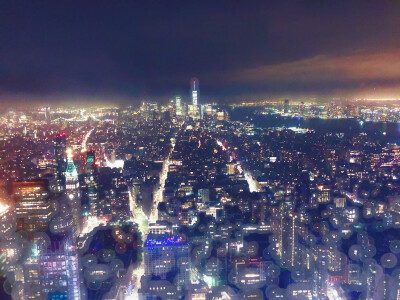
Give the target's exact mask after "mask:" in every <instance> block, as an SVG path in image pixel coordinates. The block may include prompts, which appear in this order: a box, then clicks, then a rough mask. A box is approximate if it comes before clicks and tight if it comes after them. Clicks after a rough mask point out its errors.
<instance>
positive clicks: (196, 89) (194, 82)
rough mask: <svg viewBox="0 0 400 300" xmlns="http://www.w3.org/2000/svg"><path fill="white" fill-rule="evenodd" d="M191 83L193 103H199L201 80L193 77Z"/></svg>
mask: <svg viewBox="0 0 400 300" xmlns="http://www.w3.org/2000/svg"><path fill="white" fill-rule="evenodd" d="M190 84H191V89H192V103H193V105H197V103H198V97H199V80H198V79H197V78H193V79H192V80H191V81H190Z"/></svg>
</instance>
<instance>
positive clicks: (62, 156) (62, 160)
mask: <svg viewBox="0 0 400 300" xmlns="http://www.w3.org/2000/svg"><path fill="white" fill-rule="evenodd" d="M54 148H55V149H54V158H55V161H56V175H57V187H58V190H59V191H63V190H64V189H65V170H66V169H67V157H66V151H67V138H66V134H65V132H61V133H60V134H58V135H57V136H56V141H55V144H54Z"/></svg>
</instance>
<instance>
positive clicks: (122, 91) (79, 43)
mask: <svg viewBox="0 0 400 300" xmlns="http://www.w3.org/2000/svg"><path fill="white" fill-rule="evenodd" d="M0 8H1V9H0V39H1V53H2V55H1V57H0V98H1V100H2V101H8V103H16V102H20V103H28V102H30V101H33V100H35V101H36V102H40V103H42V104H44V103H46V102H47V103H48V104H50V103H55V102H58V103H59V102H60V101H65V100H70V101H74V102H78V103H79V102H80V101H82V99H85V101H88V102H89V101H92V102H115V103H124V104H125V103H128V104H129V103H139V102H140V101H142V100H143V99H156V100H157V101H160V102H165V101H167V100H168V99H169V98H170V97H172V96H173V95H175V94H177V93H178V94H179V93H184V92H188V79H190V78H191V77H198V78H199V79H201V84H202V88H203V96H204V97H205V98H206V99H207V100H209V101H223V102H225V103H232V102H238V101H253V100H265V99H267V98H275V99H276V98H280V99H283V98H287V97H290V98H293V99H300V98H308V99H323V100H326V99H328V100H329V99H332V98H335V97H336V98H343V99H346V100H352V99H353V98H375V99H376V98H379V99H382V98H383V99H386V98H389V99H397V98H398V94H399V80H400V71H399V70H400V66H399V64H400V63H399V61H400V59H399V53H400V51H399V50H400V39H399V36H400V20H399V18H398V16H399V14H400V5H399V3H398V2H397V1H370V0H367V1H250V2H249V1H234V2H232V1H218V2H215V1H199V2H192V1H118V2H117V3H115V2H110V1H97V2H96V3H92V2H90V1H69V2H66V1H40V2H38V1H30V2H28V3H25V2H20V1H3V2H2V3H1V7H0Z"/></svg>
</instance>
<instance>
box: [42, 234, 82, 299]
mask: <svg viewBox="0 0 400 300" xmlns="http://www.w3.org/2000/svg"><path fill="white" fill-rule="evenodd" d="M38 252H39V256H38V265H39V275H40V278H41V282H40V283H41V287H42V289H43V290H44V291H45V292H46V293H51V292H55V291H58V292H60V293H61V295H64V297H65V296H67V297H65V299H80V280H79V264H78V254H77V252H76V247H74V240H73V238H71V237H68V238H65V239H64V240H61V241H58V240H57V241H51V242H50V244H49V245H46V246H44V247H40V248H39V251H38ZM62 299H64V298H62Z"/></svg>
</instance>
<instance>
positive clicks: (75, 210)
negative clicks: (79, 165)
mask: <svg viewBox="0 0 400 300" xmlns="http://www.w3.org/2000/svg"><path fill="white" fill-rule="evenodd" d="M65 186H66V190H67V195H68V197H69V199H70V206H71V210H72V215H73V218H74V222H75V226H76V230H77V233H78V234H79V233H80V231H81V220H82V218H81V200H80V193H79V181H78V172H77V170H76V167H75V164H74V161H73V159H72V152H71V151H68V162H67V170H66V172H65Z"/></svg>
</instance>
